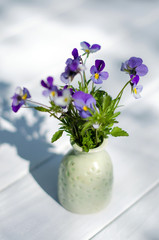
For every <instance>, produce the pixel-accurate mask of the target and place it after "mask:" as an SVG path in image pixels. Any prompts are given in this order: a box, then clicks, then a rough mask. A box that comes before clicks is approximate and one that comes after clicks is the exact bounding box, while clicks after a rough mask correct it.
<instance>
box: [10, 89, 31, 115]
mask: <svg viewBox="0 0 159 240" xmlns="http://www.w3.org/2000/svg"><path fill="white" fill-rule="evenodd" d="M27 98H31V95H30V93H29V91H28V89H27V88H23V90H22V88H21V87H17V88H16V92H15V94H14V96H13V97H12V99H13V101H12V110H13V112H17V111H18V110H19V109H20V107H21V106H22V105H24V104H25V103H26V100H27Z"/></svg>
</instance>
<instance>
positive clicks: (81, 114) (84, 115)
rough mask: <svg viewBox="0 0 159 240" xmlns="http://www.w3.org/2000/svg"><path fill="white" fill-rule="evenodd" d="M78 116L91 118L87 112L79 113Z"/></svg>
mask: <svg viewBox="0 0 159 240" xmlns="http://www.w3.org/2000/svg"><path fill="white" fill-rule="evenodd" d="M79 114H80V116H81V117H82V118H88V117H90V116H91V113H90V112H89V111H80V112H79Z"/></svg>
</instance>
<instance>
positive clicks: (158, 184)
mask: <svg viewBox="0 0 159 240" xmlns="http://www.w3.org/2000/svg"><path fill="white" fill-rule="evenodd" d="M157 187H159V180H157V181H156V182H155V183H154V184H153V185H152V186H151V187H149V188H148V190H146V191H145V192H144V193H143V194H142V195H141V196H140V197H138V198H137V199H136V200H135V201H134V202H133V203H132V204H130V205H129V206H128V207H127V208H126V209H125V210H124V211H123V212H121V213H119V214H118V215H117V216H116V217H115V218H113V219H112V220H111V221H110V222H109V223H108V224H106V225H105V226H104V227H103V228H101V229H100V230H99V231H98V232H97V233H96V234H94V235H93V236H92V237H91V238H89V240H93V239H94V238H95V237H96V236H97V235H98V234H100V233H101V232H102V231H103V230H104V229H106V228H107V227H108V226H110V225H111V224H112V223H113V222H115V221H116V220H118V219H119V218H120V217H121V216H122V215H124V214H125V213H126V212H128V211H129V210H130V209H131V208H132V207H134V206H135V204H136V203H138V202H140V201H141V200H142V199H143V198H145V197H146V196H147V195H148V194H150V193H151V192H152V191H153V190H154V189H155V188H157Z"/></svg>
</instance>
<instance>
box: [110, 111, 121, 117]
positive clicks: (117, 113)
mask: <svg viewBox="0 0 159 240" xmlns="http://www.w3.org/2000/svg"><path fill="white" fill-rule="evenodd" d="M119 115H120V112H116V113H114V114H113V115H112V116H111V118H116V117H117V116H119Z"/></svg>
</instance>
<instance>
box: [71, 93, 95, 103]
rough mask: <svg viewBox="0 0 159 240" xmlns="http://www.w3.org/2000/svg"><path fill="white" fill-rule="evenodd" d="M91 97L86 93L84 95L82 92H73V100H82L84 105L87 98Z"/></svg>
mask: <svg viewBox="0 0 159 240" xmlns="http://www.w3.org/2000/svg"><path fill="white" fill-rule="evenodd" d="M90 96H91V97H92V95H90V94H88V93H84V92H82V91H77V92H75V93H74V94H73V96H72V97H73V99H75V100H77V99H80V100H82V101H83V102H84V103H86V101H87V99H88V98H89V97H90Z"/></svg>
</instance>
